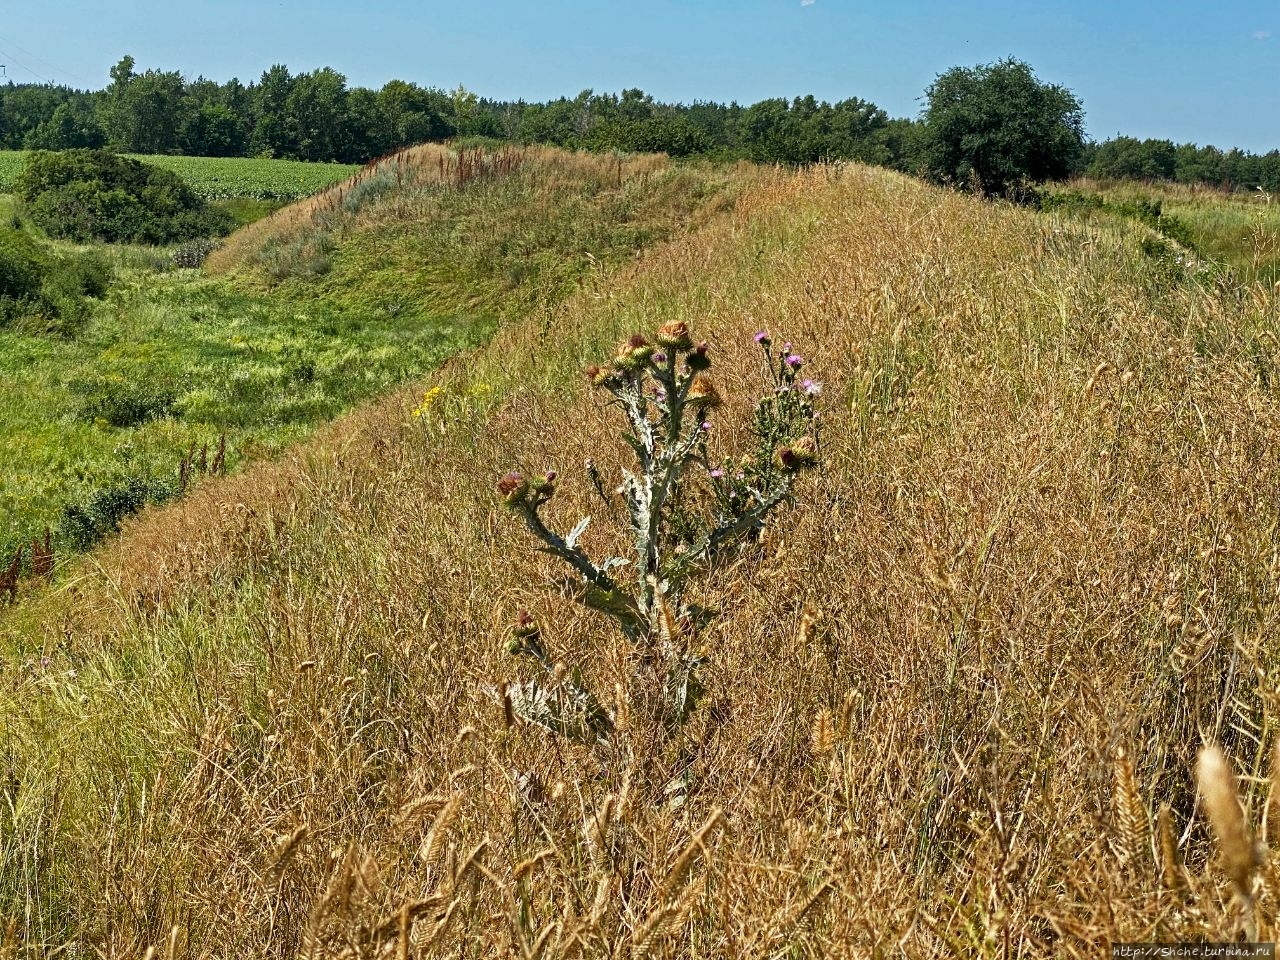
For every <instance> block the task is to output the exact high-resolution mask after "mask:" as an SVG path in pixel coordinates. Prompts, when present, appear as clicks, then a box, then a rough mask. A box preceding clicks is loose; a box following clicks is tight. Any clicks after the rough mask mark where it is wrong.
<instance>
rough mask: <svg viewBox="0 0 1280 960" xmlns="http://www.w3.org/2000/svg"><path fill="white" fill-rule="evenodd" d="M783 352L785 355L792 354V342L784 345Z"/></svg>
mask: <svg viewBox="0 0 1280 960" xmlns="http://www.w3.org/2000/svg"><path fill="white" fill-rule="evenodd" d="M782 352H783V353H790V352H791V343H790V341H788V342H787V343H784V344H783V345H782Z"/></svg>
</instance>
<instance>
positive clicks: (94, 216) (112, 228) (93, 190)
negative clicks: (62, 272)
mask: <svg viewBox="0 0 1280 960" xmlns="http://www.w3.org/2000/svg"><path fill="white" fill-rule="evenodd" d="M14 188H15V192H16V194H17V196H18V199H19V200H20V201H21V202H22V209H23V212H24V213H26V214H28V215H29V216H30V217H31V219H32V220H34V221H35V223H36V224H37V225H38V226H39V227H40V228H41V229H42V230H43V231H44V232H45V233H46V234H48V235H49V236H51V237H57V238H59V239H62V240H72V241H75V242H77V243H89V242H92V241H94V240H103V241H106V242H108V243H147V244H169V243H178V242H181V241H184V240H192V239H195V238H196V237H210V236H221V235H224V234H227V233H230V232H231V228H232V226H233V221H232V219H231V217H230V215H229V214H227V213H225V212H223V211H221V210H217V209H214V208H212V207H210V206H209V205H208V204H207V203H205V201H204V200H202V199H200V198H199V197H197V196H196V195H195V194H194V193H193V192H192V191H191V188H190V187H188V186H187V185H186V184H185V183H184V182H183V181H182V178H181V177H179V176H178V175H177V174H175V173H171V172H169V171H167V170H162V169H160V168H158V167H154V166H148V165H147V164H144V163H139V162H138V161H137V160H131V159H129V158H128V157H122V156H120V155H119V154H116V153H111V152H109V151H106V150H64V151H61V152H59V153H53V152H48V151H36V152H35V153H32V154H30V155H29V156H28V157H27V162H26V164H25V165H24V166H23V168H22V173H21V174H20V175H19V176H18V179H17V180H16V181H15V183H14Z"/></svg>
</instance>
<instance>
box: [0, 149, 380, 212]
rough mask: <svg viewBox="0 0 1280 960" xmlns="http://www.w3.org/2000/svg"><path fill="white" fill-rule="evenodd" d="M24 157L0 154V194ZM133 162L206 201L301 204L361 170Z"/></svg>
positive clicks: (217, 160) (190, 160)
mask: <svg viewBox="0 0 1280 960" xmlns="http://www.w3.org/2000/svg"><path fill="white" fill-rule="evenodd" d="M25 156H26V151H21V150H0V193H5V192H8V191H9V190H11V189H12V186H13V181H14V179H15V178H16V177H17V176H18V173H19V172H20V171H21V170H22V159H23V157H25ZM137 159H138V160H141V161H143V162H144V163H150V164H154V165H155V166H157V167H163V168H164V169H166V170H171V171H173V172H174V173H176V174H178V175H179V176H180V177H182V179H184V180H186V181H187V183H189V184H190V185H191V187H192V189H193V190H195V192H196V193H197V194H199V195H200V196H201V197H203V198H204V199H206V200H239V199H246V200H275V201H293V200H299V199H301V198H303V197H309V196H311V195H312V194H313V193H318V192H319V191H321V190H323V189H325V188H326V187H330V186H332V185H333V184H335V183H337V182H338V181H340V180H344V179H346V178H347V177H349V176H351V174H353V173H355V172H356V171H357V170H359V169H360V168H359V167H358V166H353V165H350V164H343V163H302V162H300V161H297V160H259V159H251V158H246V157H168V156H137Z"/></svg>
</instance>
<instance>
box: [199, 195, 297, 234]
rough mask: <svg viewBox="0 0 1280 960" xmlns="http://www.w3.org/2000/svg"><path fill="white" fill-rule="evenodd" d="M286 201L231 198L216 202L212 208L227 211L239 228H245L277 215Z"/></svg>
mask: <svg viewBox="0 0 1280 960" xmlns="http://www.w3.org/2000/svg"><path fill="white" fill-rule="evenodd" d="M285 204H286V201H283V200H263V199H259V198H257V197H231V198H229V199H226V200H216V201H214V202H213V203H212V206H214V207H217V208H218V209H219V210H224V211H226V213H227V215H228V216H230V217H231V219H232V220H233V221H234V222H235V225H236V226H237V227H245V226H248V225H249V224H251V223H256V222H257V221H258V220H261V219H262V218H263V217H268V216H270V215H271V214H273V213H275V212H276V211H277V210H279V209H280V208H281V207H283V206H285Z"/></svg>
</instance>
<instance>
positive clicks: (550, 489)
mask: <svg viewBox="0 0 1280 960" xmlns="http://www.w3.org/2000/svg"><path fill="white" fill-rule="evenodd" d="M558 476H559V474H558V473H556V472H555V471H554V470H548V471H547V472H546V473H544V474H543V475H542V476H540V477H534V478H533V479H532V480H530V481H529V487H530V488H531V489H532V490H533V492H534V493H536V494H537V495H538V499H539V501H542V502H545V501H547V500H550V499H551V498H552V496H554V495H555V492H556V477H558Z"/></svg>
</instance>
